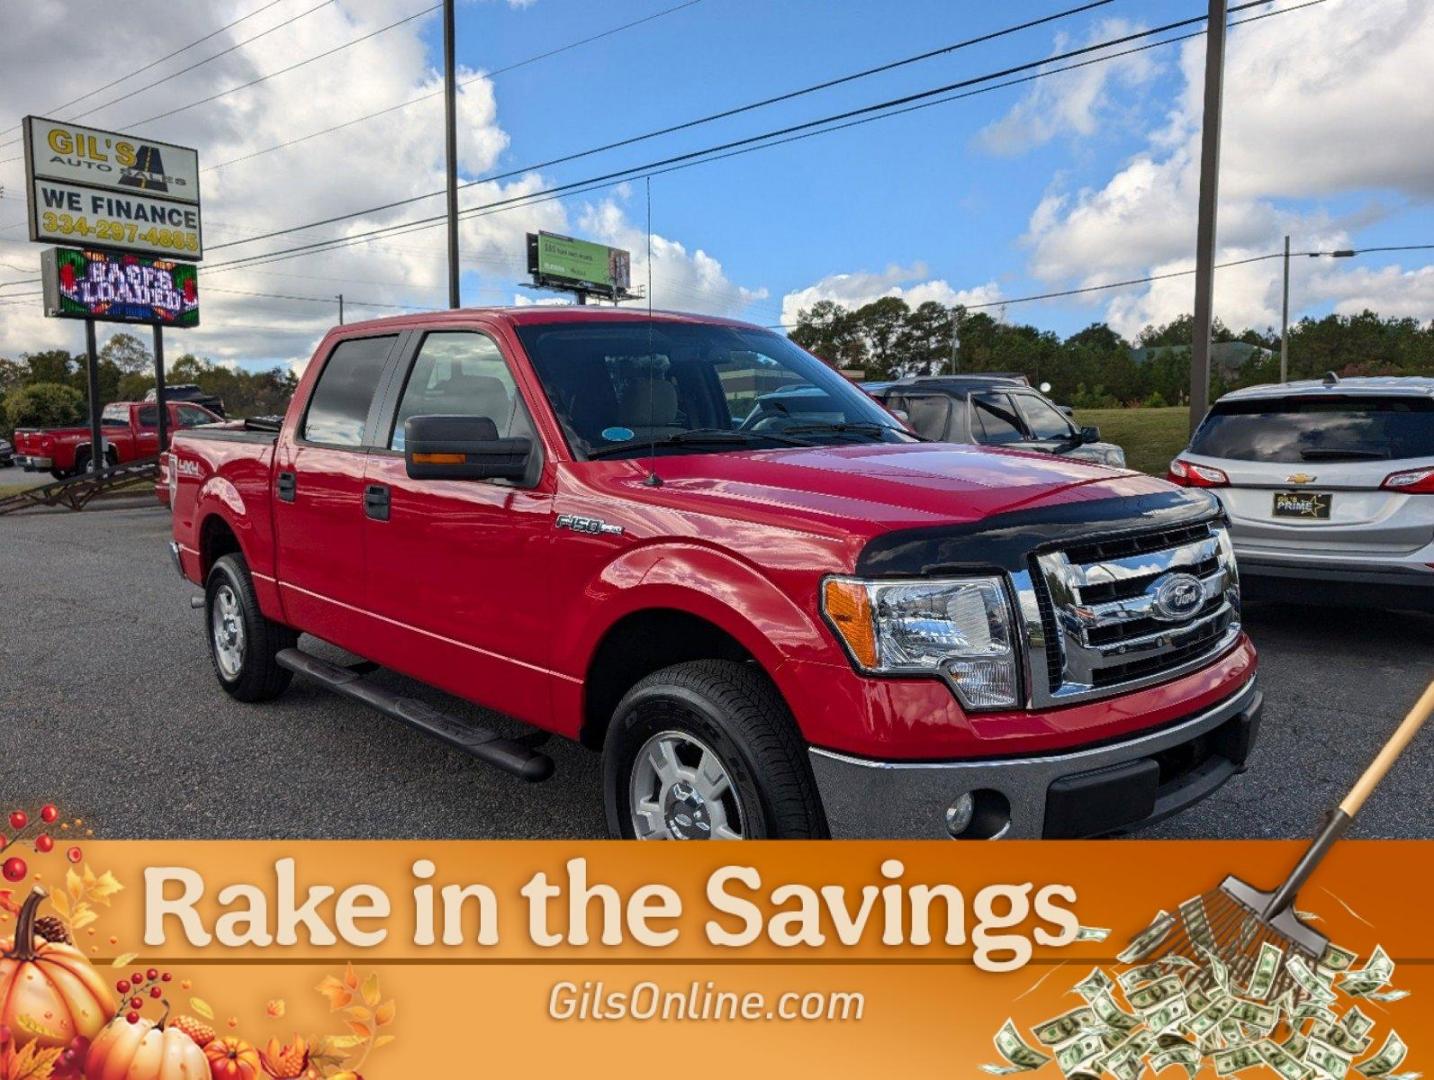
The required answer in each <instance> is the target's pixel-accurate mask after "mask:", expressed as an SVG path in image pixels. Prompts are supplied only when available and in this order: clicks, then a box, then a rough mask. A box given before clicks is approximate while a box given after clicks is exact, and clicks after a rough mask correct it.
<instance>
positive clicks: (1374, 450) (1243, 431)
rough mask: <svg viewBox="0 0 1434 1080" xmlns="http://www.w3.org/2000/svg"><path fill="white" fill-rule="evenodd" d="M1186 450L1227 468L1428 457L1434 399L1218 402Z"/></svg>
mask: <svg viewBox="0 0 1434 1080" xmlns="http://www.w3.org/2000/svg"><path fill="white" fill-rule="evenodd" d="M1190 451H1191V453H1194V454H1199V455H1201V456H1204V457H1214V458H1228V459H1231V460H1234V461H1281V462H1298V461H1364V460H1381V459H1387V460H1391V461H1393V460H1397V459H1401V458H1424V457H1434V400H1430V399H1429V398H1425V397H1413V396H1410V397H1373V396H1371V397H1346V396H1335V395H1331V396H1330V397H1290V398H1252V399H1250V400H1246V401H1228V402H1221V403H1219V404H1217V405H1215V407H1214V408H1212V409H1211V410H1210V414H1209V416H1207V417H1206V418H1205V422H1204V423H1203V424H1201V425H1200V428H1199V430H1198V431H1196V432H1195V437H1194V439H1193V440H1192V441H1191V443H1190Z"/></svg>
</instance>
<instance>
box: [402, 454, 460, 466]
mask: <svg viewBox="0 0 1434 1080" xmlns="http://www.w3.org/2000/svg"><path fill="white" fill-rule="evenodd" d="M413 460H414V463H415V464H418V465H462V464H463V463H464V462H465V461H467V460H468V456H467V455H466V454H419V453H415V454H414V455H413Z"/></svg>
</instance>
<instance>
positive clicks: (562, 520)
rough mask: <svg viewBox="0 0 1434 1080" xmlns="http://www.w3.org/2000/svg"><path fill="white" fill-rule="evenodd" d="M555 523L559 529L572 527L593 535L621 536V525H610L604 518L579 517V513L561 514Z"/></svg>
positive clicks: (574, 529) (574, 530) (577, 530)
mask: <svg viewBox="0 0 1434 1080" xmlns="http://www.w3.org/2000/svg"><path fill="white" fill-rule="evenodd" d="M554 525H555V526H556V527H557V528H559V529H572V530H573V532H580V533H588V534H589V535H592V536H603V535H607V536H621V535H622V526H621V525H609V524H608V523H607V522H606V521H604V520H603V519H602V518H594V517H579V516H578V515H577V514H559V515H558V520H557V521H556V522H554Z"/></svg>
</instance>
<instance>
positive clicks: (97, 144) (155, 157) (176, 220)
mask: <svg viewBox="0 0 1434 1080" xmlns="http://www.w3.org/2000/svg"><path fill="white" fill-rule="evenodd" d="M24 134H25V171H26V176H25V180H26V190H27V194H28V197H29V203H30V239H31V240H35V241H39V242H42V243H45V242H59V243H62V244H80V245H84V246H86V247H102V248H111V249H114V250H118V251H133V252H141V253H144V254H147V255H158V256H160V257H161V258H164V259H178V260H184V261H189V262H197V261H199V260H200V259H202V258H203V257H204V246H203V239H202V230H201V227H200V211H199V155H198V153H196V152H195V151H194V150H192V149H189V148H187V147H183V146H174V145H171V144H170V143H163V142H159V141H158V140H156V139H151V138H148V137H146V136H134V135H120V134H118V133H116V132H112V131H100V130H98V129H96V128H88V127H84V126H82V125H79V124H70V123H66V122H65V121H62V120H44V119H41V118H40V117H36V116H27V117H26V118H25V122H24Z"/></svg>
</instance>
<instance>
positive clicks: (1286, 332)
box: [1280, 236, 1290, 382]
mask: <svg viewBox="0 0 1434 1080" xmlns="http://www.w3.org/2000/svg"><path fill="white" fill-rule="evenodd" d="M1289 381H1290V238H1289V237H1288V236H1286V237H1285V299H1284V303H1283V304H1282V305H1281V307H1280V382H1289Z"/></svg>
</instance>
